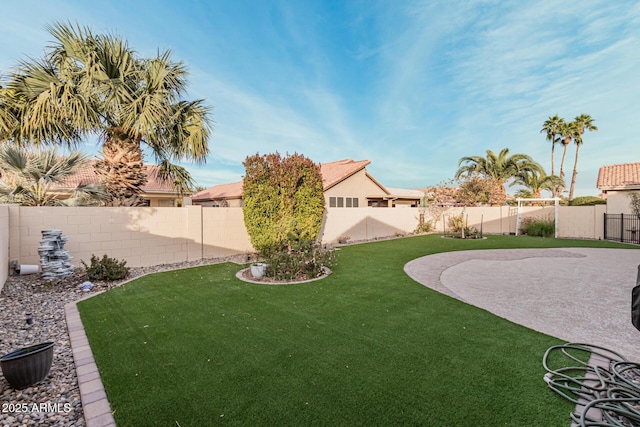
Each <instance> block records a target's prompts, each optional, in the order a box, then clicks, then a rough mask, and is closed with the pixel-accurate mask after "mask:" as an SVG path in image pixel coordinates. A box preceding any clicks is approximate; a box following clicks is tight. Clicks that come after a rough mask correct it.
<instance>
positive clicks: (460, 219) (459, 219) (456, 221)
mask: <svg viewBox="0 0 640 427" xmlns="http://www.w3.org/2000/svg"><path fill="white" fill-rule="evenodd" d="M447 225H448V226H449V229H450V230H451V231H452V232H454V233H460V232H461V231H462V229H463V228H464V216H463V215H462V214H460V215H454V216H452V217H450V218H449V220H448V221H447Z"/></svg>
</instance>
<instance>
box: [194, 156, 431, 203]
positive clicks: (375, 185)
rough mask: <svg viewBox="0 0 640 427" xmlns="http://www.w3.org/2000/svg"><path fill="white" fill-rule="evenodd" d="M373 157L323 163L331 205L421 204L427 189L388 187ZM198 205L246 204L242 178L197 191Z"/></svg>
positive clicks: (325, 190) (327, 198)
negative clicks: (374, 169) (373, 169)
mask: <svg viewBox="0 0 640 427" xmlns="http://www.w3.org/2000/svg"><path fill="white" fill-rule="evenodd" d="M370 163H371V161H370V160H360V161H355V160H352V159H345V160H338V161H336V162H330V163H321V164H320V173H321V174H322V186H323V188H324V196H325V199H326V202H327V206H328V207H331V208H359V207H367V206H371V207H410V206H414V207H415V206H418V203H419V202H420V199H421V198H422V196H423V194H424V193H423V192H422V191H419V190H405V189H399V188H387V187H384V186H383V185H382V184H380V183H379V182H378V181H377V180H376V179H375V178H374V177H373V176H371V174H369V172H368V171H367V169H366V167H367V165H369V164H370ZM191 200H192V202H193V204H194V205H201V206H229V207H241V206H242V182H234V183H231V184H222V185H216V186H213V187H210V188H207V189H206V190H203V191H200V192H199V193H196V194H195V195H193V196H192V198H191Z"/></svg>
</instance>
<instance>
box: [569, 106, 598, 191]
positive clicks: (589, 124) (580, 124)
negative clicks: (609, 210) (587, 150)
mask: <svg viewBox="0 0 640 427" xmlns="http://www.w3.org/2000/svg"><path fill="white" fill-rule="evenodd" d="M594 121H595V120H594V119H593V118H591V116H590V115H588V114H580V115H579V116H578V117H576V118H575V119H574V120H573V122H574V123H575V125H576V131H577V132H576V135H575V136H574V138H573V140H574V141H575V143H576V159H575V161H574V163H573V175H572V176H571V187H570V189H569V201H571V200H573V190H574V189H575V186H576V178H577V175H578V155H579V153H580V147H581V146H582V144H583V143H584V140H583V139H582V135H584V131H585V130H588V131H591V132H595V131H597V130H598V128H597V127H596V125H594V124H593V122H594Z"/></svg>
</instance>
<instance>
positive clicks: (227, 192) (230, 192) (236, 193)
mask: <svg viewBox="0 0 640 427" xmlns="http://www.w3.org/2000/svg"><path fill="white" fill-rule="evenodd" d="M242 186H243V184H242V181H239V182H232V183H230V184H221V185H214V186H213V187H209V188H207V189H206V190H202V191H199V192H197V193H196V194H194V195H193V196H191V200H193V201H206V200H216V199H241V198H242Z"/></svg>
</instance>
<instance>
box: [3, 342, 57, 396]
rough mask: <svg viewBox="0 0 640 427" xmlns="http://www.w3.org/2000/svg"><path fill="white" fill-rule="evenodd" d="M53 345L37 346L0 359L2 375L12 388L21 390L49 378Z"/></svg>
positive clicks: (25, 348) (50, 343)
mask: <svg viewBox="0 0 640 427" xmlns="http://www.w3.org/2000/svg"><path fill="white" fill-rule="evenodd" d="M53 344H54V343H53V342H45V343H42V344H35V345H31V346H29V347H24V348H21V349H19V350H15V351H12V352H11V353H8V354H5V355H4V356H2V357H0V367H1V368H2V374H3V375H4V377H5V378H6V379H7V381H8V382H9V384H10V385H11V387H13V388H15V389H18V390H21V389H23V388H27V387H29V386H30V385H33V384H35V383H38V382H40V381H42V380H43V379H44V378H45V377H46V376H47V374H48V373H49V369H51V362H53Z"/></svg>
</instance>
